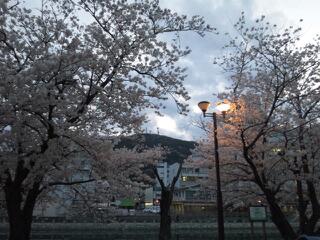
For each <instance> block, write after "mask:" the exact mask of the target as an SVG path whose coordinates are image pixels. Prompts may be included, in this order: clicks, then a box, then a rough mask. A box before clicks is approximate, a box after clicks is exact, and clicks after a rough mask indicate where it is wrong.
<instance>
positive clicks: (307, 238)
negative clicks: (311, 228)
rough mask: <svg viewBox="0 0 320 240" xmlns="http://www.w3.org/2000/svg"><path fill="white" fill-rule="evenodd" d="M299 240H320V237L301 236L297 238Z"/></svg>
mask: <svg viewBox="0 0 320 240" xmlns="http://www.w3.org/2000/svg"><path fill="white" fill-rule="evenodd" d="M297 240H320V236H308V235H301V236H299V237H298V238H297Z"/></svg>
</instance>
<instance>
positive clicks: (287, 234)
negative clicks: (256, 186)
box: [265, 190, 297, 240]
mask: <svg viewBox="0 0 320 240" xmlns="http://www.w3.org/2000/svg"><path fill="white" fill-rule="evenodd" d="M265 196H266V199H267V201H268V203H269V209H270V213H271V218H272V221H273V223H274V224H275V225H276V227H277V228H278V230H279V232H280V234H281V236H282V238H283V239H285V240H295V239H296V238H297V234H296V233H295V231H294V230H293V228H292V227H291V225H290V223H289V222H288V220H287V218H286V216H285V215H284V214H283V212H282V210H281V208H280V207H279V205H278V204H277V202H276V199H275V197H274V196H273V194H272V193H270V192H269V191H268V190H266V191H265Z"/></svg>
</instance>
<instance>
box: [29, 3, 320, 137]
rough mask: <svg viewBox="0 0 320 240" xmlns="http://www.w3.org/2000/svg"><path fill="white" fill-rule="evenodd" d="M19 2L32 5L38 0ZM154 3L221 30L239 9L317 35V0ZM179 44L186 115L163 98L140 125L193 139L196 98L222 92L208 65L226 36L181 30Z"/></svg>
mask: <svg viewBox="0 0 320 240" xmlns="http://www.w3.org/2000/svg"><path fill="white" fill-rule="evenodd" d="M106 1H107V0H106ZM25 2H26V4H27V5H30V6H32V7H34V6H36V5H38V4H39V2H40V0H26V1H25ZM160 4H161V5H162V6H163V7H167V8H170V9H172V10H174V11H176V12H178V13H180V14H186V15H189V16H191V15H201V16H204V17H205V19H206V21H207V23H208V24H210V25H212V26H213V27H216V28H217V29H218V31H219V32H221V33H224V32H232V31H233V25H234V23H235V22H236V21H237V19H238V18H239V17H240V14H241V12H242V11H244V12H245V16H246V18H247V19H249V20H252V21H254V20H255V19H256V18H258V17H260V16H261V15H265V16H266V18H267V20H268V21H269V22H270V23H275V24H277V25H278V26H280V27H281V28H285V27H288V26H290V25H293V26H298V24H299V26H301V27H302V28H303V41H305V42H308V41H311V40H312V38H313V37H315V35H316V34H317V33H320V29H319V26H320V16H319V9H320V0H303V1H302V0H160ZM300 19H303V22H302V23H300V22H299V20H300ZM181 42H182V44H183V45H185V46H189V47H190V48H191V49H192V53H191V54H190V55H189V56H188V57H186V58H184V59H182V60H181V64H182V65H183V66H185V67H187V68H188V77H187V79H186V82H185V86H186V88H187V90H188V91H189V94H190V97H191V100H190V101H189V105H190V108H189V109H190V113H189V114H188V116H180V115H178V113H177V109H176V107H175V105H174V103H173V101H169V102H168V103H167V109H166V110H165V111H164V112H163V114H164V116H163V117H159V116H156V115H155V114H148V116H149V119H150V121H149V123H148V124H146V125H145V126H144V129H145V130H146V131H148V132H151V133H157V132H158V131H159V133H160V134H161V135H167V136H171V137H174V138H180V139H185V140H197V139H199V138H200V137H201V136H202V135H203V132H201V130H200V129H198V128H197V127H194V126H193V124H192V123H193V122H194V121H197V120H199V119H200V117H201V112H200V110H198V107H197V103H198V102H199V101H202V100H208V101H211V102H212V103H214V102H216V99H215V97H214V95H213V94H216V93H218V92H221V91H223V89H224V87H225V86H226V85H227V84H228V82H227V78H226V77H225V76H224V74H223V73H222V71H221V70H220V69H219V68H218V67H216V66H214V65H213V64H212V62H213V57H214V56H219V55H222V54H223V51H222V46H223V45H224V43H225V42H226V38H224V35H223V34H221V35H218V36H217V35H214V34H207V36H206V37H205V38H201V37H199V36H198V35H196V34H185V35H183V36H182V38H181ZM208 120H209V121H210V119H208Z"/></svg>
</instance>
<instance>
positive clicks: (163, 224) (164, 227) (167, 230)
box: [159, 188, 173, 240]
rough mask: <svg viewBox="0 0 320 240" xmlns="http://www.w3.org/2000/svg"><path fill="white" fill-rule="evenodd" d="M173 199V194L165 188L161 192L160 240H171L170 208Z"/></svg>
mask: <svg viewBox="0 0 320 240" xmlns="http://www.w3.org/2000/svg"><path fill="white" fill-rule="evenodd" d="M172 197H173V193H172V191H171V190H170V189H167V188H165V189H162V190H161V201H160V233H159V240H168V239H171V215H170V206H171V202H172Z"/></svg>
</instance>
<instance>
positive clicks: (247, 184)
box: [215, 14, 320, 239]
mask: <svg viewBox="0 0 320 240" xmlns="http://www.w3.org/2000/svg"><path fill="white" fill-rule="evenodd" d="M235 29H236V32H237V33H236V36H232V35H231V34H230V35H228V36H229V37H230V42H229V43H228V44H227V45H226V46H225V49H226V50H227V51H228V53H227V54H226V55H225V56H223V57H221V58H217V59H215V63H217V64H218V65H219V66H221V67H222V68H223V70H224V71H225V72H226V73H227V74H228V75H229V77H230V80H231V81H230V82H231V87H230V88H229V89H227V90H226V91H225V92H224V93H221V94H220V96H219V97H221V98H222V99H224V98H226V99H228V100H229V101H230V102H232V103H233V108H232V111H230V112H229V113H228V114H227V115H226V116H227V118H226V120H225V124H224V125H223V126H221V127H223V128H222V129H220V130H219V133H220V135H219V136H221V138H222V140H221V141H220V142H221V145H222V148H220V149H221V151H223V154H221V155H222V157H221V158H222V160H221V162H222V164H223V165H224V166H223V167H222V171H223V175H224V180H225V181H226V184H227V185H226V186H225V189H226V190H227V191H228V193H231V192H232V193H237V195H236V196H237V198H236V199H239V197H241V198H242V199H246V198H250V197H252V196H254V197H255V198H256V197H258V198H259V199H261V197H263V201H265V202H266V203H267V205H268V207H269V210H270V214H271V219H272V221H273V222H274V224H275V225H276V226H277V228H278V230H279V232H280V233H281V235H282V237H283V238H284V239H295V238H296V237H297V235H298V234H300V233H306V234H310V233H314V232H316V231H319V229H317V228H316V225H317V223H318V221H319V218H320V208H319V206H320V205H319V195H318V193H317V192H318V191H317V189H319V169H318V168H319V147H318V146H319V145H318V143H319V133H318V131H316V129H318V128H319V106H320V105H319V100H320V95H319V90H320V88H319V81H320V78H319V72H320V61H319V60H320V59H319V56H320V55H319V51H320V48H319V46H320V45H319V38H316V39H315V40H314V42H312V43H307V44H304V45H303V44H302V43H301V41H300V35H301V29H300V28H293V27H289V28H287V29H278V28H277V26H276V25H272V24H270V23H269V22H267V21H266V20H265V17H264V16H262V17H261V18H260V19H257V20H256V22H255V23H254V24H251V25H250V24H249V23H247V22H246V20H245V17H244V14H242V16H241V18H240V19H239V21H238V22H237V23H236V24H235ZM232 189H233V190H232ZM229 190H230V191H229ZM231 190H232V191H231ZM226 197H227V196H226ZM256 199H257V198H256ZM288 205H290V206H292V207H293V208H294V209H295V210H296V212H297V214H298V216H299V229H298V230H297V231H296V230H295V228H294V227H293V226H292V225H291V223H290V222H289V221H288V219H287V215H286V214H285V212H284V210H283V206H288Z"/></svg>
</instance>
